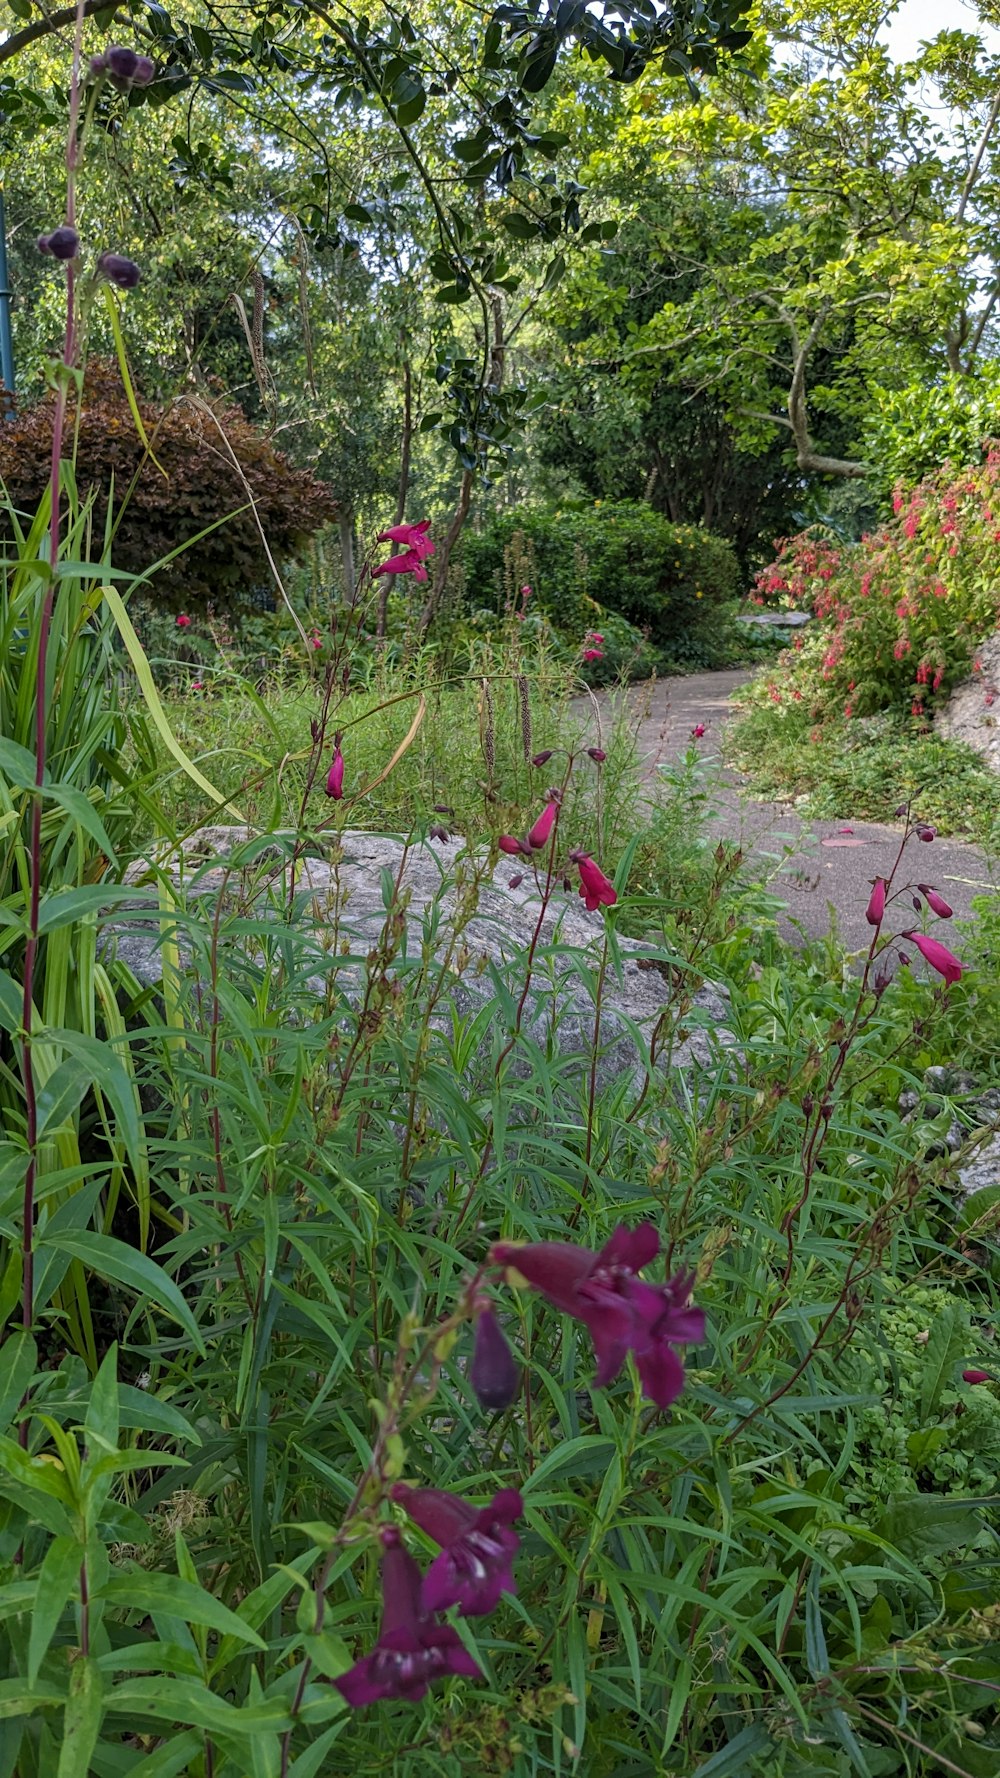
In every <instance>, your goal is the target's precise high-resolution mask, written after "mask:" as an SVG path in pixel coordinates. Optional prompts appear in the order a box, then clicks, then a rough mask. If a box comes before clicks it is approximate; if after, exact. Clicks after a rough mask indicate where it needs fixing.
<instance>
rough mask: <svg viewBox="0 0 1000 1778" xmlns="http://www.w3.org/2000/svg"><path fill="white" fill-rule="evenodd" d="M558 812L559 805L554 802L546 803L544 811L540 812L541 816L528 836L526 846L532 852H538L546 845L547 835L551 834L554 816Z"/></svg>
mask: <svg viewBox="0 0 1000 1778" xmlns="http://www.w3.org/2000/svg"><path fill="white" fill-rule="evenodd" d="M558 812H559V804H558V803H555V802H552V803H546V805H545V807H544V809H543V810H542V812H541V814H540V815H539V817H538V820H537V821H536V822H535V825H534V827H533V828H532V829H531V832H530V833H529V834H528V845H529V846H530V847H531V849H532V851H533V852H540V851H541V849H542V847H543V846H545V845H547V844H548V840H549V835H550V834H551V832H552V828H553V825H554V823H555V818H556V815H557V814H558Z"/></svg>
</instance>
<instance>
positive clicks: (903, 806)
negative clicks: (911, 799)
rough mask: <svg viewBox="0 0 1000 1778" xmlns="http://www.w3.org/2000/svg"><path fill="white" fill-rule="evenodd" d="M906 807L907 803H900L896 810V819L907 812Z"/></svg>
mask: <svg viewBox="0 0 1000 1778" xmlns="http://www.w3.org/2000/svg"><path fill="white" fill-rule="evenodd" d="M908 807H909V805H908V804H907V803H900V805H899V808H898V809H897V810H896V819H897V820H898V819H899V818H900V816H901V815H905V814H906V813H907V811H908Z"/></svg>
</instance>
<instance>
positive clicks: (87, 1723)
mask: <svg viewBox="0 0 1000 1778" xmlns="http://www.w3.org/2000/svg"><path fill="white" fill-rule="evenodd" d="M103 1703H104V1678H103V1675H102V1673H101V1669H100V1667H99V1666H98V1665H97V1662H96V1661H95V1660H94V1657H93V1655H80V1656H79V1658H78V1659H77V1660H75V1661H74V1662H73V1665H72V1667H71V1668H70V1670H69V1697H68V1699H67V1700H66V1712H65V1716H64V1718H63V1743H62V1746H61V1748H60V1749H59V1765H58V1767H57V1771H56V1778H86V1774H87V1773H88V1772H89V1771H90V1756H91V1754H92V1753H93V1751H94V1748H95V1747H96V1745H97V1737H98V1735H99V1734H100V1732H101V1716H102V1714H103Z"/></svg>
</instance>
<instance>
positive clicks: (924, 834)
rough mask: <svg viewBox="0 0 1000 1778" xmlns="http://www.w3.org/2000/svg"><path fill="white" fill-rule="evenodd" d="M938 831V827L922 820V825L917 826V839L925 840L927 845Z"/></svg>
mask: <svg viewBox="0 0 1000 1778" xmlns="http://www.w3.org/2000/svg"><path fill="white" fill-rule="evenodd" d="M936 833H937V828H936V827H928V826H927V824H926V822H921V824H920V826H919V827H918V828H917V839H918V840H923V842H924V844H925V845H929V844H930V842H931V840H932V839H933V838H934V835H935V834H936Z"/></svg>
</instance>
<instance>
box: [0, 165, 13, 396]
mask: <svg viewBox="0 0 1000 1778" xmlns="http://www.w3.org/2000/svg"><path fill="white" fill-rule="evenodd" d="M0 378H2V379H3V386H4V389H5V391H6V394H7V399H6V400H5V401H4V402H3V408H4V415H5V418H7V419H13V417H14V404H13V402H12V400H11V399H10V398H11V396H12V395H13V393H14V341H13V339H12V337H11V331H10V279H9V276H8V272H7V218H6V216H5V214H4V203H3V186H2V185H0Z"/></svg>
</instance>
